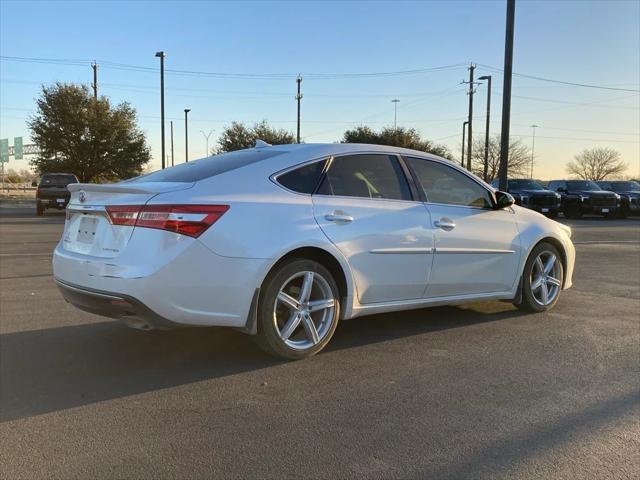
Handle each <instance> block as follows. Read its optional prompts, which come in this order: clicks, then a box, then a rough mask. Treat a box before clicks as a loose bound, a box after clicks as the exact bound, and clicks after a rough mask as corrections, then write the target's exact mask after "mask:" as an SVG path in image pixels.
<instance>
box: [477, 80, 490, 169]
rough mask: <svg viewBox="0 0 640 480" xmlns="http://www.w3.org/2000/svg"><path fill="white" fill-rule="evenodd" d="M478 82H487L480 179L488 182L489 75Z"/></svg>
mask: <svg viewBox="0 0 640 480" xmlns="http://www.w3.org/2000/svg"><path fill="white" fill-rule="evenodd" d="M478 80H487V122H486V126H485V132H484V169H483V170H482V179H483V180H484V181H485V182H488V181H489V179H488V178H487V175H488V173H489V119H490V118H491V75H484V76H482V77H480V78H478Z"/></svg>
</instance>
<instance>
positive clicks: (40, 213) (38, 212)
mask: <svg viewBox="0 0 640 480" xmlns="http://www.w3.org/2000/svg"><path fill="white" fill-rule="evenodd" d="M36 215H37V216H39V217H41V216H43V215H44V206H43V205H42V203H40V202H36Z"/></svg>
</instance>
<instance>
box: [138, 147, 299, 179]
mask: <svg viewBox="0 0 640 480" xmlns="http://www.w3.org/2000/svg"><path fill="white" fill-rule="evenodd" d="M283 153H286V152H284V151H282V150H238V151H235V152H229V153H222V154H220V155H214V156H213V157H208V158H203V159H200V160H195V161H193V162H188V163H182V164H180V165H176V166H175V167H171V168H166V169H164V170H158V171H156V172H153V173H149V174H147V175H141V176H139V177H135V178H132V179H130V180H125V181H126V182H127V183H138V182H189V183H191V182H197V181H199V180H204V179H205V178H209V177H213V176H215V175H220V174H221V173H225V172H228V171H231V170H235V169H236V168H240V167H244V166H247V165H249V164H252V163H256V162H259V161H261V160H266V159H267V158H271V157H275V156H276V155H282V154H283Z"/></svg>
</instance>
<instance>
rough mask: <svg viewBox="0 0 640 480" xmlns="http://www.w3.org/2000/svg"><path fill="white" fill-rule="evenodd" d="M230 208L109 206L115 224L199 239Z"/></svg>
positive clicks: (215, 206) (223, 206)
mask: <svg viewBox="0 0 640 480" xmlns="http://www.w3.org/2000/svg"><path fill="white" fill-rule="evenodd" d="M227 210H229V205H144V206H143V205H118V206H110V207H107V213H108V214H109V218H110V219H111V223H113V224H114V225H132V226H133V225H135V226H136V227H145V228H158V229H161V230H168V231H170V232H175V233H180V234H182V235H189V236H190V237H198V236H199V235H200V234H202V232H204V231H205V230H206V229H207V228H209V227H210V226H211V225H213V224H214V223H215V222H216V221H217V220H218V219H219V218H220V217H221V216H222V215H223V214H224V213H225V212H226V211H227Z"/></svg>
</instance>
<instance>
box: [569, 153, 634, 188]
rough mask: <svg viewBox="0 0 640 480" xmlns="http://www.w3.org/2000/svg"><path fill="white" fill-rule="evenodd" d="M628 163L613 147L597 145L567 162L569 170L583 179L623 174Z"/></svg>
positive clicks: (599, 178) (601, 178)
mask: <svg viewBox="0 0 640 480" xmlns="http://www.w3.org/2000/svg"><path fill="white" fill-rule="evenodd" d="M626 169H627V165H626V164H625V163H624V162H623V161H622V159H621V158H620V153H618V152H617V151H615V150H614V149H613V148H607V147H596V148H591V149H587V150H583V151H582V152H580V153H579V154H578V155H576V156H575V160H574V161H572V162H569V163H568V164H567V172H568V173H569V174H571V175H575V176H577V177H580V178H582V179H583V180H594V181H598V180H604V179H605V178H607V177H609V176H615V175H620V174H622V173H623V172H624V171H625V170H626Z"/></svg>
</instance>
